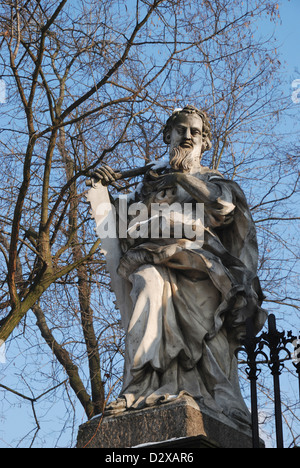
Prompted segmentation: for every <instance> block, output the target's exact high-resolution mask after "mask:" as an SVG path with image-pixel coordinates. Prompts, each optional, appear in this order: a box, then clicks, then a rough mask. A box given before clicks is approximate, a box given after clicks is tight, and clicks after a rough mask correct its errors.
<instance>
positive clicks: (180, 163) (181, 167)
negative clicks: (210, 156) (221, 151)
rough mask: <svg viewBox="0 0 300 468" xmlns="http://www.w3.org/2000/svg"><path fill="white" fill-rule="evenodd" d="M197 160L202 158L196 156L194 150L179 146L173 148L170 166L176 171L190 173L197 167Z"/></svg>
mask: <svg viewBox="0 0 300 468" xmlns="http://www.w3.org/2000/svg"><path fill="white" fill-rule="evenodd" d="M196 159H197V161H199V159H200V156H196V155H195V151H193V149H190V148H182V147H181V146H178V147H177V148H173V150H172V152H171V154H170V166H171V167H172V169H174V170H176V171H181V172H189V171H190V170H191V169H192V167H193V166H194V165H195V160H196Z"/></svg>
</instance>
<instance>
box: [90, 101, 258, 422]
mask: <svg viewBox="0 0 300 468" xmlns="http://www.w3.org/2000/svg"><path fill="white" fill-rule="evenodd" d="M163 138H164V142H165V143H166V144H168V145H170V159H169V163H168V164H166V165H165V167H163V166H161V167H159V165H158V166H155V165H150V166H149V168H148V169H147V167H146V170H145V171H144V172H145V174H144V178H143V182H142V183H141V184H140V186H139V188H138V190H136V191H135V192H134V193H133V194H132V195H131V197H130V200H129V203H131V204H132V203H142V204H143V205H144V206H146V207H147V209H148V213H150V211H149V210H150V206H151V204H153V203H154V204H155V203H156V204H157V203H158V204H160V203H164V204H167V205H171V204H173V203H177V205H178V204H180V205H182V206H183V205H184V204H185V203H189V204H191V205H192V207H193V208H195V207H196V205H197V204H202V205H203V206H204V220H203V224H204V228H203V231H204V236H203V238H201V239H197V238H194V239H191V238H189V239H187V238H185V237H184V235H183V236H182V237H181V238H178V237H175V236H174V237H173V236H172V229H171V234H170V236H169V237H165V238H164V237H159V238H157V237H156V238H151V233H150V235H149V231H147V233H148V235H144V236H143V237H130V236H129V235H128V230H127V231H126V232H127V237H126V236H125V237H124V236H123V237H122V238H119V239H118V238H117V239H108V240H107V242H108V244H107V247H106V253H107V262H108V268H109V269H110V273H111V276H112V286H113V289H114V290H115V293H116V296H117V301H118V303H119V307H120V310H121V314H122V318H123V325H124V327H125V330H126V350H125V368H124V382H123V389H122V391H121V394H120V396H119V398H118V399H117V400H116V401H115V402H113V403H111V404H110V405H109V407H108V408H107V411H108V414H111V413H117V412H120V411H125V410H133V409H141V408H145V407H149V406H153V405H158V404H163V403H165V402H170V401H172V400H175V399H178V398H180V397H181V396H183V395H189V396H191V397H192V398H193V399H194V400H195V401H196V402H197V403H198V405H199V406H200V408H202V409H205V408H206V409H208V411H210V412H211V411H212V412H214V414H215V415H216V417H217V416H218V415H221V414H223V415H224V414H225V415H226V416H227V417H228V418H230V419H231V420H232V421H233V422H239V423H244V424H246V425H250V423H251V422H250V414H249V412H248V409H247V407H246V405H245V402H244V400H243V397H242V395H241V391H240V386H239V382H238V376H237V361H236V357H235V351H236V349H237V348H238V347H239V346H240V343H241V339H242V337H243V335H244V332H245V321H246V319H247V318H248V317H252V319H253V322H254V326H255V330H256V332H258V331H259V330H260V329H261V328H262V326H263V324H264V322H265V320H266V313H265V311H264V310H263V309H262V308H261V303H262V299H263V295H262V292H261V288H260V284H259V280H258V278H257V260H258V249H257V241H256V231H255V226H254V223H253V220H252V217H251V214H250V210H249V207H248V205H247V202H246V199H245V196H244V194H243V192H242V190H241V188H240V187H239V186H238V185H237V183H235V182H233V181H232V180H226V179H225V178H224V177H223V176H222V175H221V173H219V172H218V171H216V170H212V169H209V168H208V167H203V166H202V165H201V159H202V156H203V152H204V151H205V150H207V149H210V148H211V131H210V124H209V120H208V118H207V116H206V114H205V113H204V112H202V111H200V110H198V109H196V108H195V107H193V106H187V107H185V108H184V109H176V110H175V111H174V112H173V114H172V115H171V117H170V118H169V119H168V121H167V123H166V125H165V128H164V131H163ZM93 178H94V181H97V183H95V185H94V188H93V189H91V191H90V193H89V195H88V198H89V200H90V202H91V205H92V210H93V213H94V217H95V219H96V222H97V225H98V224H99V222H100V221H99V219H100V217H101V216H100V217H99V213H98V212H99V209H98V208H99V206H101V203H103V201H104V199H106V200H110V201H111V200H112V198H111V197H110V199H109V198H108V195H107V185H109V184H110V183H113V182H114V181H115V180H116V179H117V175H116V172H114V171H113V170H112V169H111V168H109V167H108V166H104V167H101V168H100V169H98V170H96V171H95V173H94V174H93ZM99 189H100V191H101V192H100V193H98V190H99ZM105 197H106V198H105ZM114 205H116V199H115V200H114ZM97 210H98V211H97ZM97 213H98V214H97ZM193 213H195V210H194V209H193ZM102 215H103V213H102ZM106 215H107V213H106ZM106 215H105V219H107V216H106ZM117 217H118V209H116V219H117ZM102 218H103V216H102ZM182 219H184V218H182ZM102 220H103V219H102ZM146 221H148V222H149V221H150V214H149V217H148V219H147V220H146ZM183 222H184V221H183ZM140 225H141V223H140ZM109 242H111V244H109ZM103 243H104V240H103ZM104 250H105V249H104ZM109 263H110V264H109Z"/></svg>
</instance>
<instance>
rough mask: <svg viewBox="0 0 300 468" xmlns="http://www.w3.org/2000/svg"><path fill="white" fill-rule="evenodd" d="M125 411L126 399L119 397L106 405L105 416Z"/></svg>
mask: <svg viewBox="0 0 300 468" xmlns="http://www.w3.org/2000/svg"><path fill="white" fill-rule="evenodd" d="M123 411H126V400H125V398H118V399H117V400H115V401H112V402H111V403H109V404H108V405H107V406H106V408H105V410H104V416H113V415H114V414H118V413H122V412H123Z"/></svg>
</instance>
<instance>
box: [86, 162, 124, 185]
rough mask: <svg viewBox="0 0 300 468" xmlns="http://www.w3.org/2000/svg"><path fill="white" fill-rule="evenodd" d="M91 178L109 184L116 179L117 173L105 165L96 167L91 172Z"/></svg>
mask: <svg viewBox="0 0 300 468" xmlns="http://www.w3.org/2000/svg"><path fill="white" fill-rule="evenodd" d="M92 178H93V179H95V180H96V181H99V180H100V181H101V184H102V185H109V184H112V183H113V182H115V181H116V180H117V178H118V177H117V173H116V172H115V171H114V170H113V169H112V168H111V167H109V166H107V165H105V166H102V167H100V168H99V169H96V170H95V172H93V173H92Z"/></svg>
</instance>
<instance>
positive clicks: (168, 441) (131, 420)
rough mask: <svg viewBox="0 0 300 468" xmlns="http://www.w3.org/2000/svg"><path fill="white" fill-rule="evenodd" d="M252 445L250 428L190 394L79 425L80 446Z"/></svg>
mask: <svg viewBox="0 0 300 468" xmlns="http://www.w3.org/2000/svg"><path fill="white" fill-rule="evenodd" d="M150 447H153V448H160V447H166V448H167V447H169V448H170V447H172V448H186V447H189V448H208V447H209V448H213V447H214V448H217V447H219V448H251V447H252V438H251V432H250V430H246V429H245V427H243V428H241V427H238V426H236V425H235V424H233V423H232V422H231V421H230V420H229V419H228V418H226V417H225V416H223V415H218V417H216V416H215V415H214V414H213V413H212V414H209V412H207V411H203V410H200V408H199V406H198V405H197V404H196V402H195V401H194V400H193V399H192V398H190V397H184V398H181V399H179V400H176V401H174V402H172V403H166V404H163V405H161V406H156V407H152V408H146V409H143V410H133V411H126V412H124V413H120V414H119V415H115V416H108V417H104V418H102V416H99V417H96V418H94V419H92V420H91V421H89V422H87V423H85V424H83V425H82V426H80V428H79V433H78V440H77V448H150Z"/></svg>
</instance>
